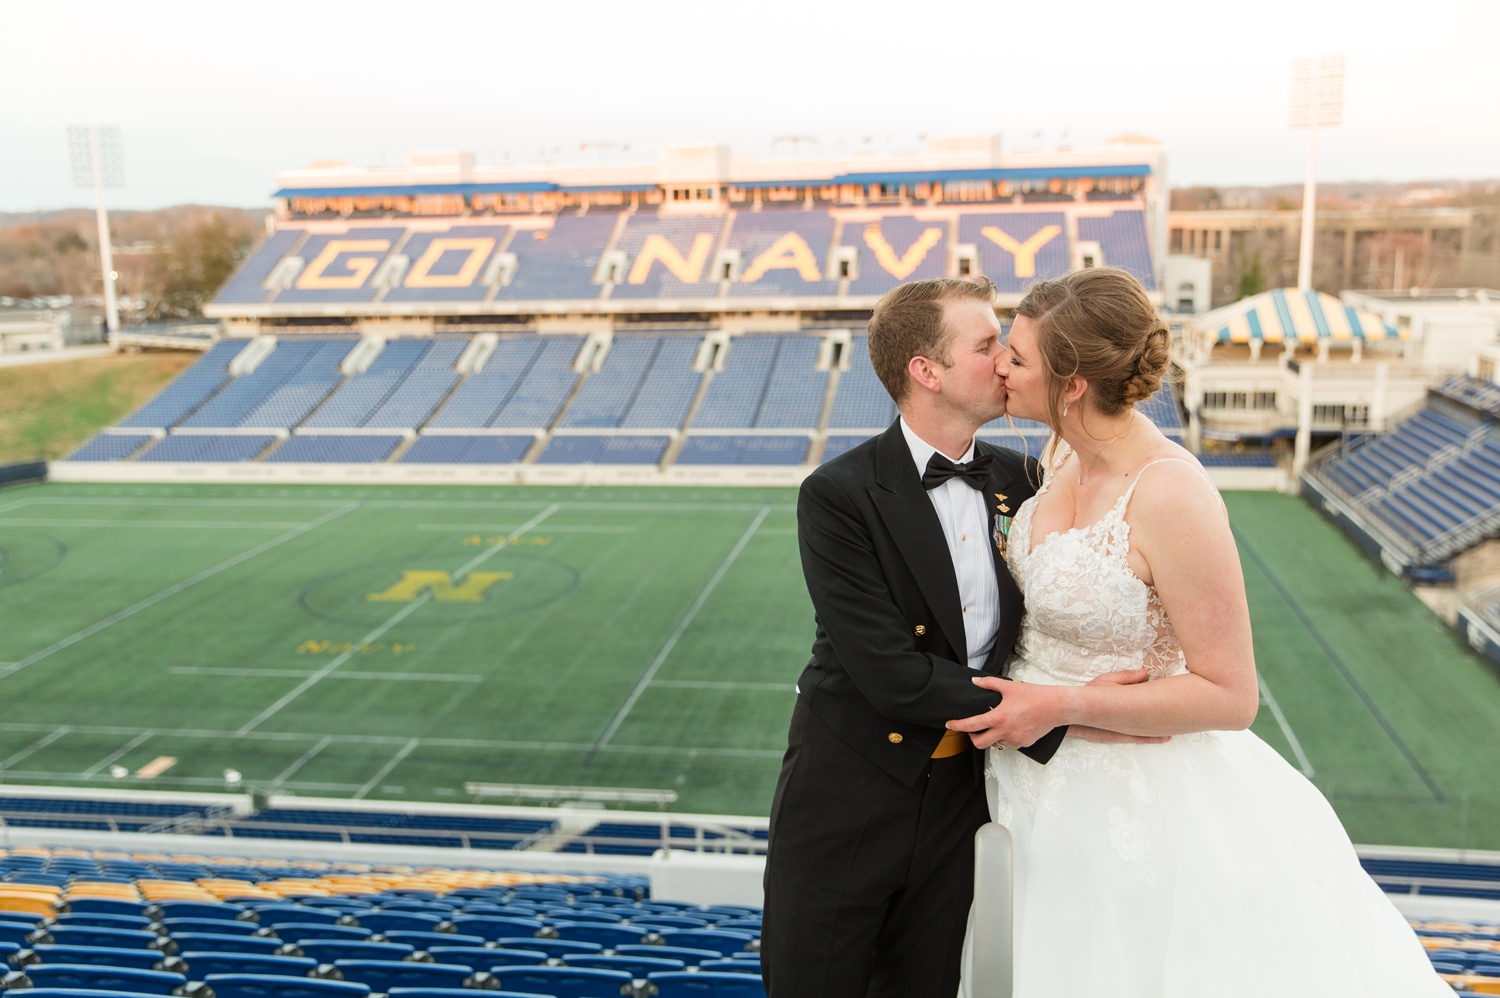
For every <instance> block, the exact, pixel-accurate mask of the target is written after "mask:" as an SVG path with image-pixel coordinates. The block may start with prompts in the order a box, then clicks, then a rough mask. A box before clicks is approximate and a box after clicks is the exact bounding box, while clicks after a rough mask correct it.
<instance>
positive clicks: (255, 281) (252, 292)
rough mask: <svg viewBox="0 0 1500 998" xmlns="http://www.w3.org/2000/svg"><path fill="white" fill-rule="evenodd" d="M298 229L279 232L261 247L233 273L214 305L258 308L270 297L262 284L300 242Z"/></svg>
mask: <svg viewBox="0 0 1500 998" xmlns="http://www.w3.org/2000/svg"><path fill="white" fill-rule="evenodd" d="M304 234H305V232H304V230H302V229H281V230H280V231H278V232H276V233H274V234H272V236H271V238H269V239H267V240H266V241H265V242H264V243H262V244H261V246H260V248H259V249H258V250H257V251H256V252H255V254H254V255H253V256H252V257H251V258H250V259H249V260H247V261H245V265H244V266H243V267H241V268H240V269H239V270H238V271H236V272H235V275H234V276H233V277H231V278H230V279H229V283H228V284H226V285H224V287H223V288H222V289H221V290H220V291H219V294H218V297H217V299H216V300H217V301H220V302H224V303H225V304H245V305H253V304H259V303H261V302H263V301H265V300H266V299H267V298H268V297H270V291H269V289H268V288H267V287H266V285H265V281H266V279H267V278H268V277H270V276H271V272H272V271H273V270H275V269H276V267H277V265H278V264H280V263H281V261H282V258H283V257H285V256H287V255H288V254H289V253H291V252H292V250H293V249H295V248H296V246H297V244H298V243H300V242H301V241H302V237H303V235H304Z"/></svg>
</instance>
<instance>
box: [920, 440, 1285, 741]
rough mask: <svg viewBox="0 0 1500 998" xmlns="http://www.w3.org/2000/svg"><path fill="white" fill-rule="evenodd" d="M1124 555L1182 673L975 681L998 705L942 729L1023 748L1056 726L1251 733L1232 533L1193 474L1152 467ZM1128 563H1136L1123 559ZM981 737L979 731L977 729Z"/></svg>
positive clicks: (1249, 667) (1246, 623) (1250, 688)
mask: <svg viewBox="0 0 1500 998" xmlns="http://www.w3.org/2000/svg"><path fill="white" fill-rule="evenodd" d="M1130 522H1131V532H1130V540H1131V548H1132V553H1133V554H1134V555H1138V556H1139V558H1140V559H1141V561H1142V563H1143V564H1142V565H1136V566H1134V567H1135V568H1136V569H1137V571H1140V569H1141V568H1142V567H1144V568H1145V571H1144V572H1142V573H1141V574H1142V577H1143V578H1145V579H1146V580H1147V581H1148V582H1151V583H1154V585H1155V586H1156V591H1157V594H1158V596H1159V597H1160V598H1161V602H1162V607H1163V609H1165V610H1166V613H1167V616H1168V617H1169V618H1170V619H1171V621H1172V626H1173V628H1174V629H1175V630H1176V632H1177V638H1178V640H1179V641H1180V642H1181V644H1182V651H1183V656H1184V658H1185V659H1186V661H1187V668H1188V671H1187V673H1186V674H1184V675H1180V676H1170V677H1167V678H1165V679H1159V680H1156V681H1155V682H1150V683H1140V684H1137V685H1118V684H1106V685H1091V686H1039V685H1032V684H1027V683H1012V682H1009V681H1007V680H1003V679H994V678H991V677H988V676H986V677H980V678H976V679H975V683H976V684H978V685H980V686H983V687H985V688H987V689H992V690H996V691H998V692H999V693H1001V695H1002V696H1003V698H1004V699H1003V700H1002V702H1001V704H1000V706H998V707H996V708H995V709H994V710H992V711H990V712H989V713H987V714H984V715H981V716H980V717H976V718H965V719H963V720H961V721H953V722H950V723H949V724H948V727H949V728H952V729H954V730H957V731H970V732H981V734H979V735H977V736H976V737H975V739H974V741H975V744H976V745H980V744H981V742H982V743H983V744H993V743H995V742H1001V743H1003V744H1006V745H1029V744H1031V743H1032V742H1033V741H1035V740H1036V739H1037V738H1040V737H1041V736H1042V735H1043V734H1046V733H1047V732H1048V731H1050V730H1051V729H1052V728H1054V727H1056V726H1058V725H1060V724H1076V725H1081V726H1086V727H1090V728H1101V729H1105V730H1108V731H1117V732H1120V733H1122V734H1128V735H1178V734H1186V733H1189V732H1194V731H1223V730H1238V729H1242V728H1247V727H1249V726H1250V722H1251V721H1253V720H1254V719H1255V713H1256V710H1257V708H1258V707H1259V704H1260V692H1259V688H1258V686H1257V684H1256V678H1255V654H1254V649H1253V647H1252V645H1251V640H1250V611H1249V607H1248V606H1247V604H1246V601H1245V584H1244V577H1243V575H1242V574H1241V571H1240V560H1239V552H1238V550H1237V549H1236V548H1235V543H1234V535H1233V534H1232V533H1231V532H1230V530H1229V523H1228V521H1227V519H1226V518H1225V516H1224V513H1223V510H1222V509H1221V508H1220V506H1219V503H1218V499H1217V497H1216V496H1215V495H1214V492H1213V489H1212V487H1211V486H1209V484H1208V483H1207V482H1206V481H1205V480H1204V479H1203V476H1202V474H1201V473H1200V472H1199V471H1198V470H1197V469H1195V468H1192V467H1190V466H1188V465H1186V464H1182V463H1178V462H1171V463H1168V464H1161V465H1158V466H1156V467H1155V468H1153V469H1152V470H1151V473H1150V474H1148V475H1147V476H1146V478H1144V479H1143V480H1142V482H1141V485H1140V487H1139V488H1138V489H1137V490H1136V493H1135V496H1134V498H1133V499H1132V501H1131V505H1130ZM1132 561H1135V559H1134V558H1132ZM986 727H987V728H989V729H990V730H988V731H984V730H983V729H984V728H986Z"/></svg>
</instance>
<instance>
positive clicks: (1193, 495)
mask: <svg viewBox="0 0 1500 998" xmlns="http://www.w3.org/2000/svg"><path fill="white" fill-rule="evenodd" d="M1169 448H1170V449H1169ZM1169 448H1168V447H1163V448H1161V449H1160V452H1159V453H1156V454H1153V455H1152V456H1151V457H1150V459H1149V460H1148V461H1146V462H1145V463H1144V466H1143V470H1142V472H1141V475H1140V479H1139V481H1138V482H1137V483H1136V487H1135V494H1134V495H1133V496H1132V497H1131V501H1130V510H1129V514H1130V520H1131V523H1132V527H1133V529H1134V530H1136V531H1137V532H1141V533H1145V534H1151V535H1156V537H1157V538H1159V539H1161V540H1167V541H1169V542H1171V541H1177V540H1181V541H1184V542H1186V543H1194V542H1196V540H1198V539H1201V538H1202V536H1203V534H1205V533H1213V534H1217V533H1219V532H1220V531H1225V532H1227V529H1228V527H1227V520H1226V518H1225V513H1224V506H1223V502H1222V500H1221V499H1220V498H1219V493H1218V491H1217V490H1216V489H1215V488H1214V486H1213V483H1212V482H1210V481H1209V478H1208V473H1207V472H1205V471H1204V470H1203V466H1202V465H1201V464H1199V463H1198V459H1197V458H1196V457H1194V456H1193V455H1192V454H1191V453H1189V452H1188V451H1187V450H1186V449H1185V448H1183V447H1181V446H1178V445H1177V444H1169Z"/></svg>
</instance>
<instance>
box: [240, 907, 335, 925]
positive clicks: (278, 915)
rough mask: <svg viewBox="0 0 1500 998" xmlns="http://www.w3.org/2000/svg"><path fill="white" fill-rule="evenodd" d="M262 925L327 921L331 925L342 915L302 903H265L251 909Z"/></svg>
mask: <svg viewBox="0 0 1500 998" xmlns="http://www.w3.org/2000/svg"><path fill="white" fill-rule="evenodd" d="M252 910H253V912H254V914H255V918H256V921H258V922H259V923H260V924H262V925H270V924H271V923H272V922H327V923H328V924H329V925H332V924H333V923H334V922H337V921H338V920H339V919H340V918H341V917H343V916H342V915H341V914H340V913H339V912H336V911H325V910H324V909H322V908H314V907H312V906H311V905H304V904H267V905H260V906H258V907H256V908H254V909H252Z"/></svg>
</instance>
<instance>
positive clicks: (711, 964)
mask: <svg viewBox="0 0 1500 998" xmlns="http://www.w3.org/2000/svg"><path fill="white" fill-rule="evenodd" d="M757 955H758V954H757ZM698 966H699V967H700V968H701V969H703V970H711V971H714V972H715V973H725V974H755V975H756V976H759V975H760V961H759V960H735V959H732V958H725V959H723V960H704V961H703V962H702V963H700V964H698Z"/></svg>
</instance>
